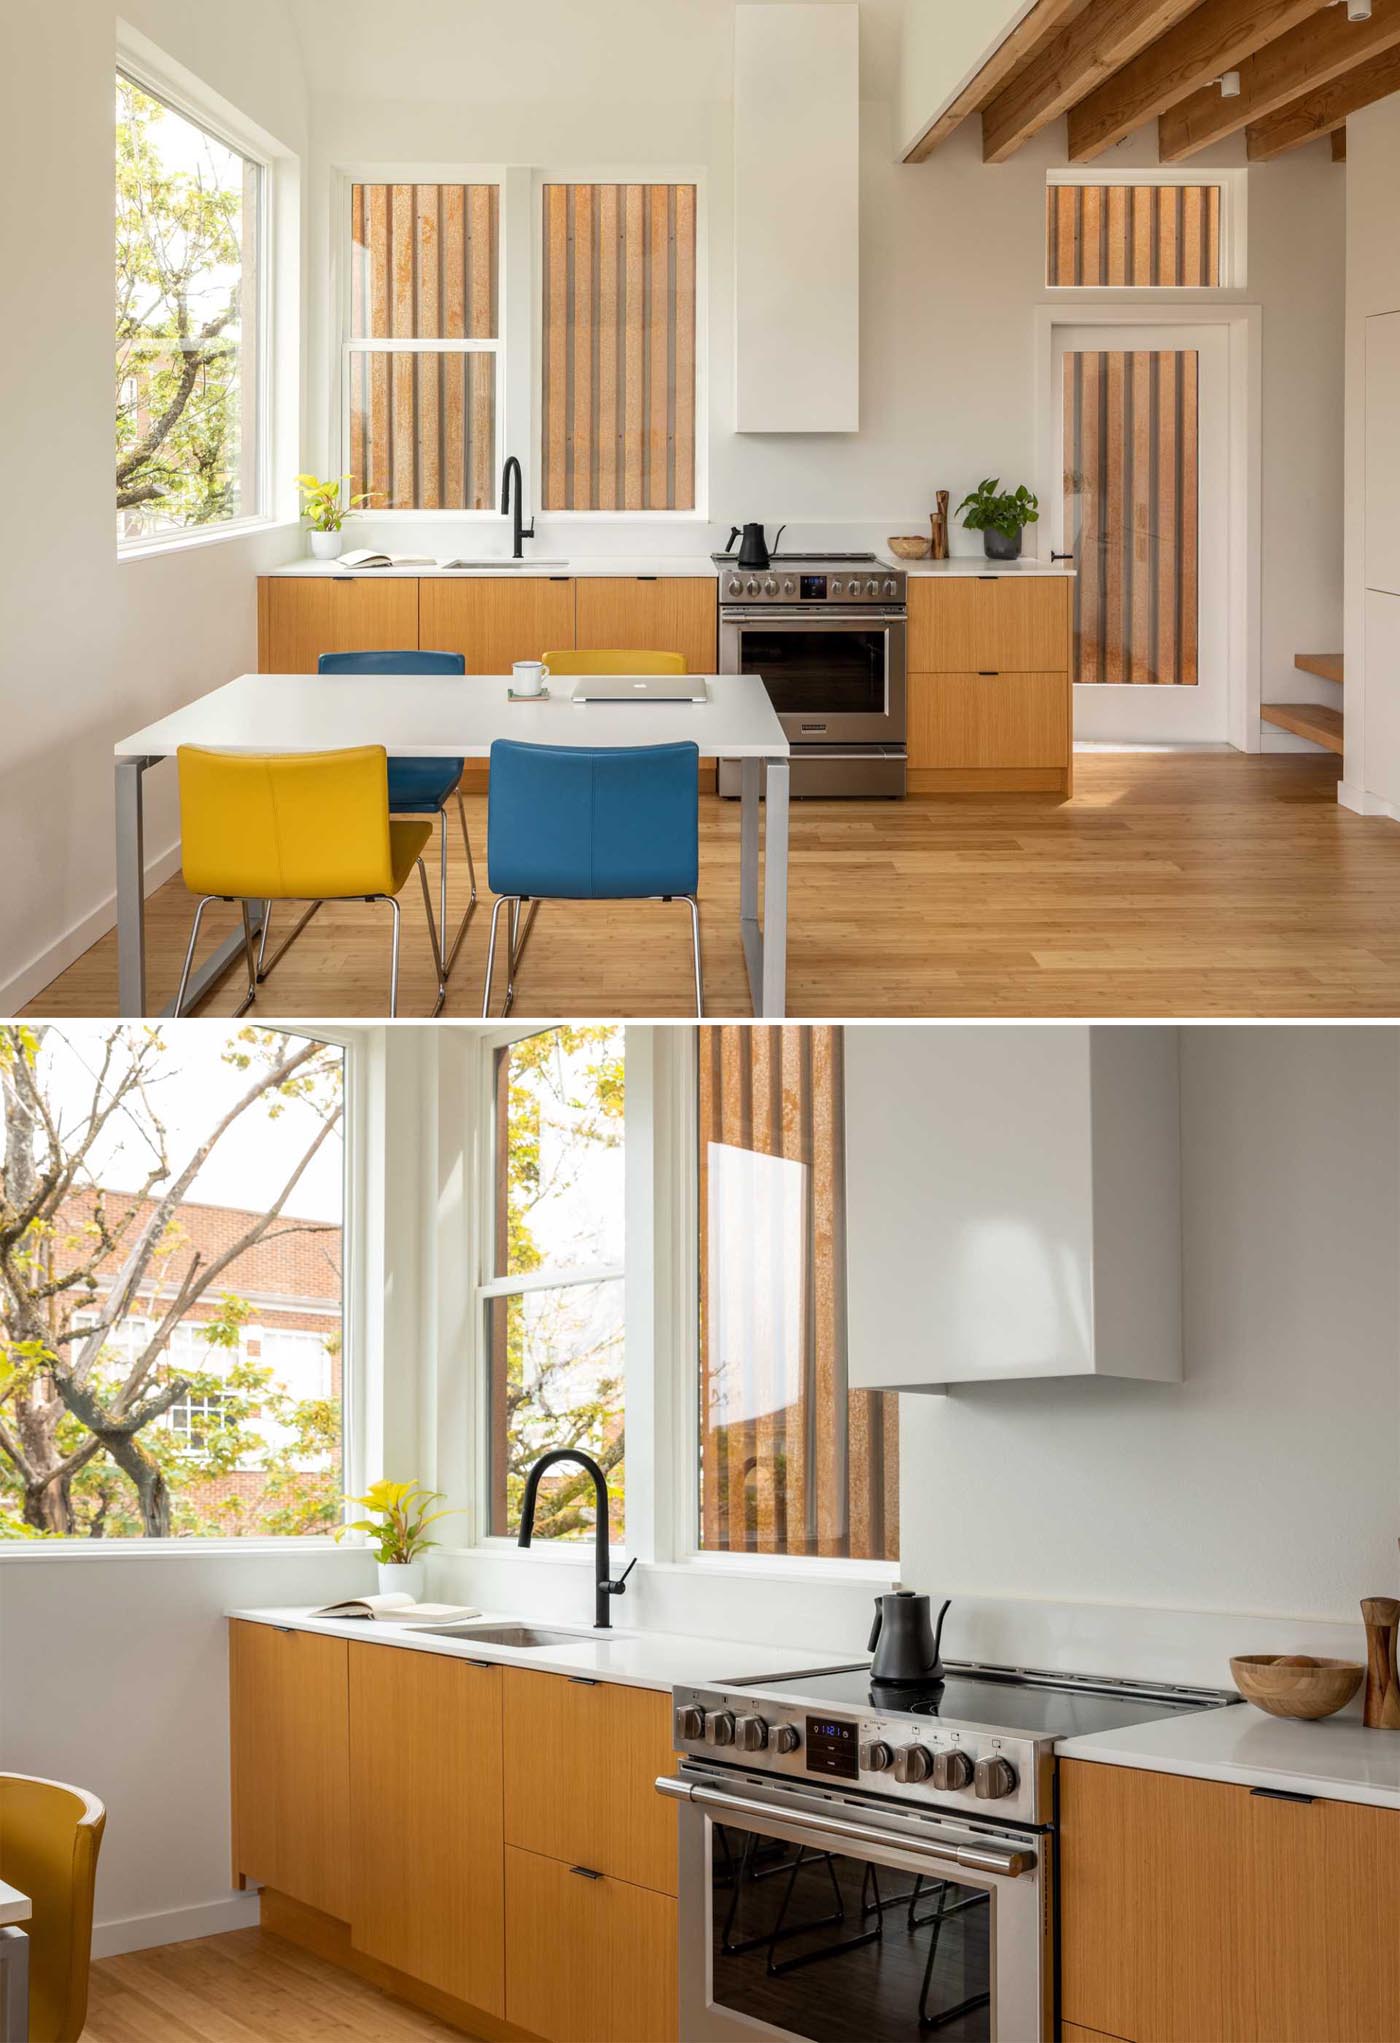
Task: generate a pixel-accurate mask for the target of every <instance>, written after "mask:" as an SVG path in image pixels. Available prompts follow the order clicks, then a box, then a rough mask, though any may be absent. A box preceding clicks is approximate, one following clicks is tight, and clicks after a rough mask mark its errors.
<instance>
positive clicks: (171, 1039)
mask: <svg viewBox="0 0 1400 2043" xmlns="http://www.w3.org/2000/svg"><path fill="white" fill-rule="evenodd" d="M345 1065H346V1053H345V1052H344V1051H343V1050H342V1049H341V1048H340V1047H338V1046H337V1045H335V1044H333V1043H326V1042H322V1041H318V1040H317V1039H315V1038H314V1037H311V1036H307V1035H303V1034H294V1033H292V1032H290V1031H282V1030H278V1029H263V1028H225V1027H220V1026H216V1025H215V1024H213V1023H211V1022H175V1023H171V1024H168V1025H165V1026H163V1027H162V1028H161V1030H159V1031H156V1030H154V1029H146V1028H138V1027H136V1026H134V1025H123V1024H118V1023H98V1022H70V1023H65V1024H63V1025H62V1026H60V1025H58V1024H53V1023H50V1024H38V1025H36V1026H34V1027H33V1028H29V1027H25V1026H22V1025H20V1024H18V1023H11V1024H8V1025H6V1026H4V1027H3V1028H0V1114H2V1115H3V1145H4V1154H5V1156H6V1158H7V1159H8V1163H7V1172H8V1174H9V1178H10V1182H9V1183H8V1184H7V1186H6V1192H7V1196H9V1197H10V1198H11V1200H13V1196H14V1191H15V1174H16V1173H19V1174H20V1175H21V1176H22V1177H23V1178H24V1180H25V1185H24V1199H23V1207H22V1211H23V1213H24V1214H25V1215H26V1216H27V1219H26V1221H25V1224H24V1225H23V1226H22V1227H20V1228H18V1229H14V1228H7V1229H6V1230H4V1231H3V1234H0V1538H5V1537H13V1538H35V1537H39V1538H50V1539H99V1538H105V1539H113V1538H122V1537H128V1538H140V1537H145V1538H162V1537H175V1538H182V1539H193V1538H199V1537H201V1536H211V1535H217V1536H220V1537H230V1536H237V1535H258V1536H272V1535H285V1534H317V1533H326V1532H328V1531H330V1530H332V1529H333V1528H334V1527H335V1526H336V1525H338V1524H339V1523H340V1522H341V1519H342V1517H343V1511H342V1505H341V1496H342V1492H343V1489H344V1486H345V1485H344V1476H343V1471H342V1433H343V1426H342V1412H343V1403H344V1400H343V1395H342V1376H341V1347H342V1343H341V1311H342V1305H341V1301H342V1271H341V1257H342V1242H343V1230H344V1219H345V1213H344V1189H343V1180H344V1142H343V1127H342V1117H343V1101H344V1089H345Z"/></svg>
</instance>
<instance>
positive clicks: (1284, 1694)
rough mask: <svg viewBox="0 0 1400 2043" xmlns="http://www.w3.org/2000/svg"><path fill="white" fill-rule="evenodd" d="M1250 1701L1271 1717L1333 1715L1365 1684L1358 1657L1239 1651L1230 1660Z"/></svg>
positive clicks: (1234, 1674) (1239, 1687)
mask: <svg viewBox="0 0 1400 2043" xmlns="http://www.w3.org/2000/svg"><path fill="white" fill-rule="evenodd" d="M1230 1672H1231V1674H1233V1676H1234V1677H1235V1686H1236V1688H1237V1689H1238V1690H1239V1692H1240V1694H1241V1695H1242V1696H1243V1697H1244V1699H1245V1701H1246V1702H1252V1703H1253V1704H1254V1707H1255V1708H1256V1709H1257V1710H1267V1711H1268V1713H1269V1715H1270V1716H1271V1717H1330V1716H1331V1715H1332V1713H1333V1711H1334V1710H1340V1709H1343V1708H1344V1707H1345V1706H1346V1704H1347V1703H1349V1702H1350V1701H1351V1699H1352V1697H1353V1696H1354V1695H1355V1694H1356V1691H1357V1689H1358V1688H1360V1686H1361V1678H1362V1676H1363V1675H1364V1674H1365V1672H1366V1670H1365V1668H1364V1667H1362V1666H1360V1665H1359V1664H1358V1663H1357V1662H1356V1661H1355V1660H1316V1659H1314V1658H1313V1657H1312V1656H1311V1655H1310V1654H1307V1653H1239V1654H1236V1656H1235V1658H1234V1659H1233V1660H1231V1662H1230Z"/></svg>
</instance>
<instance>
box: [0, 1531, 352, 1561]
mask: <svg viewBox="0 0 1400 2043" xmlns="http://www.w3.org/2000/svg"><path fill="white" fill-rule="evenodd" d="M369 1551H370V1549H369V1548H368V1547H363V1546H348V1545H344V1544H341V1543H338V1542H337V1541H336V1540H334V1539H330V1538H325V1539H322V1538H320V1537H318V1536H313V1535H307V1536H306V1537H305V1538H288V1539H6V1540H0V1566H3V1564H4V1563H5V1562H6V1561H24V1562H26V1563H32V1562H34V1561H70V1562H71V1561H79V1560H82V1561H93V1560H126V1561H145V1560H152V1561H159V1560H165V1561H171V1560H211V1559H214V1558H220V1559H224V1560H227V1559H228V1557H229V1556H230V1555H231V1554H241V1555H243V1556H244V1557H245V1558H247V1559H250V1560H266V1559H268V1558H269V1557H270V1556H272V1555H274V1554H296V1555H300V1556H301V1557H302V1558H303V1559H305V1557H306V1556H307V1555H308V1554H316V1555H329V1554H343V1555H345V1556H346V1557H347V1558H349V1559H357V1560H363V1559H364V1558H365V1556H366V1555H367V1554H368V1553H369Z"/></svg>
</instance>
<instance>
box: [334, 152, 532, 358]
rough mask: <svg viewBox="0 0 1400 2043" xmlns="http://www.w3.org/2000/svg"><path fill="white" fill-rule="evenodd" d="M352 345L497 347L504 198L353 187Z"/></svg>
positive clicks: (470, 191)
mask: <svg viewBox="0 0 1400 2043" xmlns="http://www.w3.org/2000/svg"><path fill="white" fill-rule="evenodd" d="M350 246H351V262H350V335H351V338H352V339H353V340H494V339H496V337H497V335H498V334H499V332H500V286H499V269H500V196H499V192H498V189H497V187H496V186H495V185H494V184H357V185H352V186H351V189H350Z"/></svg>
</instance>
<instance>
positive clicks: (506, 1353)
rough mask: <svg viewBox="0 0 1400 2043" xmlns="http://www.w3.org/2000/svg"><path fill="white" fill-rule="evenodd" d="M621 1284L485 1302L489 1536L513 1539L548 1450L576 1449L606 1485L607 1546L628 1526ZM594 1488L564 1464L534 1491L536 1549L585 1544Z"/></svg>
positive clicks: (580, 1286) (588, 1537)
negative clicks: (543, 1543)
mask: <svg viewBox="0 0 1400 2043" xmlns="http://www.w3.org/2000/svg"><path fill="white" fill-rule="evenodd" d="M623 1313H624V1287H623V1282H622V1279H621V1278H613V1279H609V1280H608V1281H607V1282H605V1283H601V1284H568V1285H560V1286H559V1287H557V1288H554V1289H549V1290H542V1291H526V1292H519V1293H516V1294H514V1295H512V1296H510V1297H507V1298H493V1299H492V1300H491V1302H490V1352H491V1530H492V1532H493V1533H498V1534H511V1533H515V1532H518V1531H519V1529H520V1501H521V1497H522V1494H523V1492H524V1488H525V1478H526V1477H527V1475H528V1474H529V1472H530V1467H531V1464H532V1463H533V1462H534V1461H535V1460H536V1459H537V1458H538V1457H539V1456H540V1455H541V1454H544V1453H547V1452H548V1451H549V1449H550V1448H553V1447H581V1448H583V1449H584V1451H585V1452H586V1453H588V1454H591V1455H592V1456H593V1457H594V1459H595V1460H596V1461H597V1462H598V1463H599V1464H600V1466H601V1467H602V1470H603V1473H604V1475H605V1476H606V1478H607V1484H608V1520H609V1525H610V1527H611V1536H612V1538H613V1539H614V1540H615V1541H620V1540H621V1538H622V1536H623V1531H624V1526H625V1512H624V1508H623V1498H624V1465H623V1448H624V1434H623V1381H622V1370H623ZM596 1515H597V1514H596V1509H595V1504H594V1491H593V1484H592V1480H591V1478H590V1477H588V1476H587V1475H586V1474H585V1473H584V1471H582V1470H581V1469H578V1468H576V1467H573V1466H572V1465H570V1464H568V1463H564V1464H561V1465H560V1466H559V1467H557V1468H553V1469H551V1470H550V1471H549V1472H548V1474H547V1475H546V1476H545V1477H544V1479H543V1481H542V1482H541V1484H540V1490H539V1496H538V1498H537V1501H536V1510H535V1537H536V1538H537V1539H586V1540H591V1539H592V1538H593V1536H594V1526H595V1521H596Z"/></svg>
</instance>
